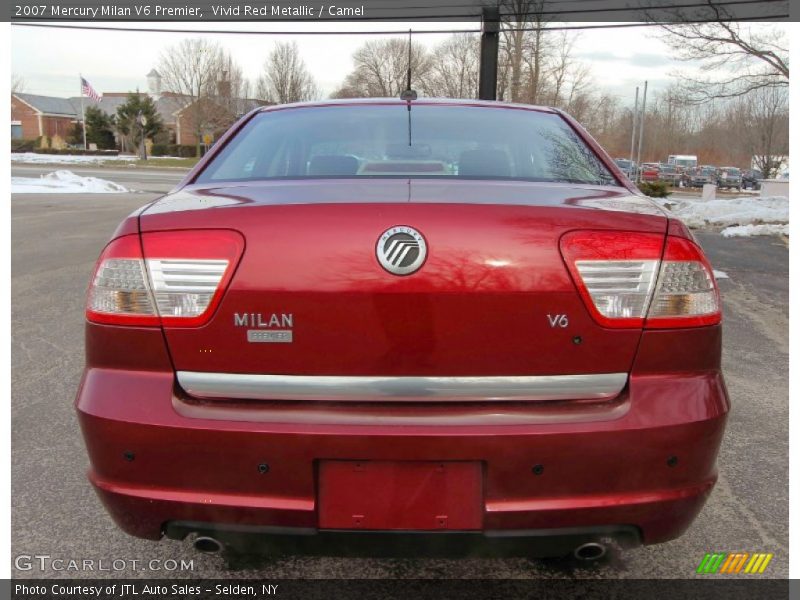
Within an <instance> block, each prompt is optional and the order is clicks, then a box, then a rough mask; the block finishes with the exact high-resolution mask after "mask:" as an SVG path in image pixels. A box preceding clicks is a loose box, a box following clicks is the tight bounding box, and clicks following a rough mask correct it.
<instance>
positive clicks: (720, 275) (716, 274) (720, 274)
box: [714, 269, 730, 279]
mask: <svg viewBox="0 0 800 600" xmlns="http://www.w3.org/2000/svg"><path fill="white" fill-rule="evenodd" d="M714 277H715V278H716V279H730V277H728V274H727V273H726V272H725V271H717V270H716V269H714Z"/></svg>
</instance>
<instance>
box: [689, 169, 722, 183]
mask: <svg viewBox="0 0 800 600" xmlns="http://www.w3.org/2000/svg"><path fill="white" fill-rule="evenodd" d="M707 183H713V184H714V185H716V183H717V168H716V167H712V166H710V165H704V166H701V167H695V168H694V169H689V170H688V171H687V173H686V184H687V185H688V186H689V187H703V186H704V185H706V184H707Z"/></svg>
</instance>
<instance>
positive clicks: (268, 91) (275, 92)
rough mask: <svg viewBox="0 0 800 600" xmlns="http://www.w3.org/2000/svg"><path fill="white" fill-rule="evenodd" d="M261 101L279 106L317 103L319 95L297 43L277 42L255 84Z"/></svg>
mask: <svg viewBox="0 0 800 600" xmlns="http://www.w3.org/2000/svg"><path fill="white" fill-rule="evenodd" d="M256 94H257V96H258V97H259V98H261V99H263V100H267V101H268V102H274V103H276V104H287V103H289V102H302V101H304V100H314V99H315V98H318V97H319V95H320V92H319V88H318V87H317V84H316V82H315V81H314V78H313V77H312V76H311V74H310V73H309V72H308V70H307V69H306V65H305V63H304V62H303V59H302V58H300V52H299V50H298V48H297V43H296V42H278V43H277V44H275V47H274V48H273V50H272V52H270V55H269V58H267V61H266V62H265V63H264V70H263V72H262V75H261V77H259V79H258V83H257V85H256Z"/></svg>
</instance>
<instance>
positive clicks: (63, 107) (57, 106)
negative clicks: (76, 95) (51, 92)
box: [14, 93, 80, 117]
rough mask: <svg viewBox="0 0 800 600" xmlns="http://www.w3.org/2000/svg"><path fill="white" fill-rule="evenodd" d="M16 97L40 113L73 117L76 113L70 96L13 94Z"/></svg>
mask: <svg viewBox="0 0 800 600" xmlns="http://www.w3.org/2000/svg"><path fill="white" fill-rule="evenodd" d="M14 95H15V96H16V97H17V98H19V99H20V100H22V101H23V102H24V103H25V104H28V105H30V106H32V107H33V108H34V109H36V110H38V111H39V112H41V113H45V114H48V115H64V116H68V117H74V116H76V115H77V114H78V111H79V110H80V109H78V110H76V109H75V106H74V105H73V103H72V102H71V99H70V98H57V97H55V96H39V95H37V94H22V93H16V94H14Z"/></svg>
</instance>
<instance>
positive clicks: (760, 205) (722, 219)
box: [660, 196, 789, 230]
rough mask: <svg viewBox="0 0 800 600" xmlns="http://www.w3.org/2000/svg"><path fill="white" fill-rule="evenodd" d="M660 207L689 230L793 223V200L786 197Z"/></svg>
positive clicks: (683, 201)
mask: <svg viewBox="0 0 800 600" xmlns="http://www.w3.org/2000/svg"><path fill="white" fill-rule="evenodd" d="M660 204H661V205H662V206H663V207H665V208H667V209H668V210H669V211H670V212H671V213H672V214H674V215H675V216H676V217H678V218H679V219H681V220H682V221H683V222H684V223H686V224H687V225H688V226H689V227H704V226H706V225H724V226H731V225H756V224H760V223H773V224H774V223H777V224H785V223H788V222H789V198H787V197H786V196H770V197H767V198H760V197H748V196H740V197H737V198H717V199H716V200H700V199H697V200H689V199H683V198H680V199H664V200H661V201H660ZM787 230H788V228H787Z"/></svg>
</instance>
